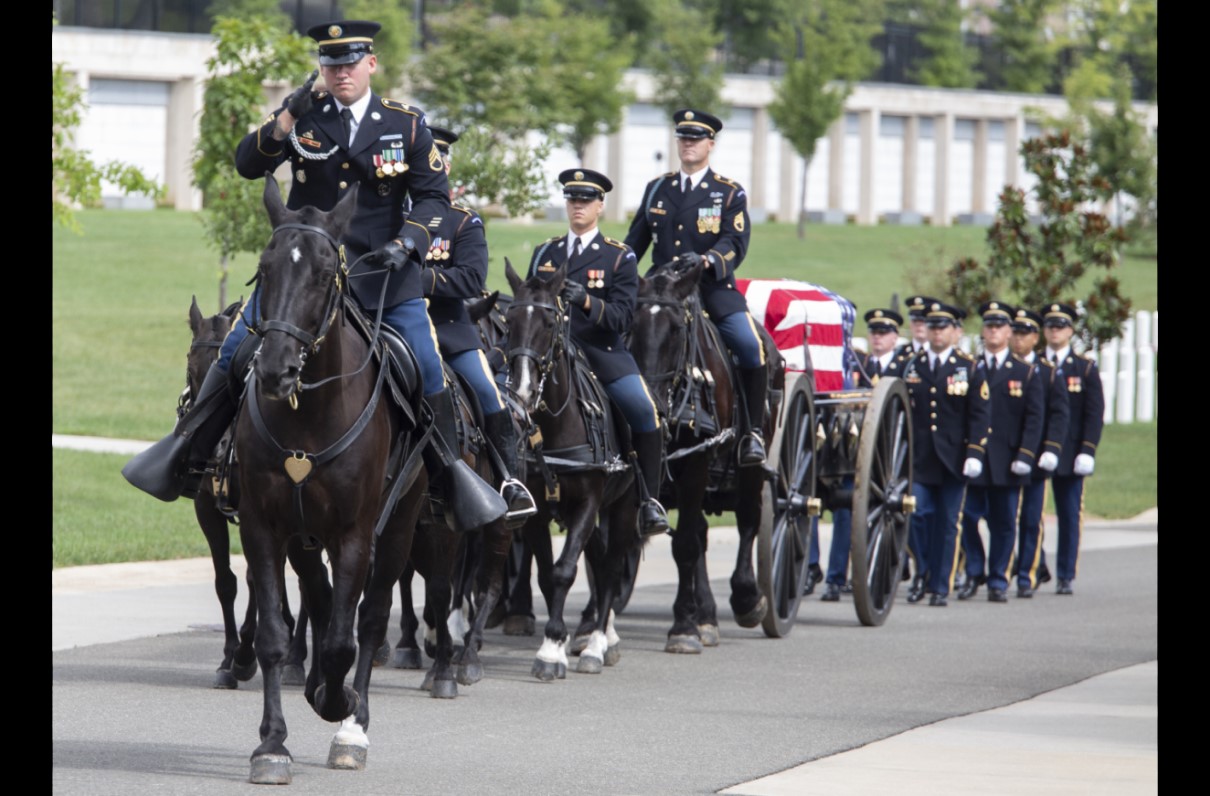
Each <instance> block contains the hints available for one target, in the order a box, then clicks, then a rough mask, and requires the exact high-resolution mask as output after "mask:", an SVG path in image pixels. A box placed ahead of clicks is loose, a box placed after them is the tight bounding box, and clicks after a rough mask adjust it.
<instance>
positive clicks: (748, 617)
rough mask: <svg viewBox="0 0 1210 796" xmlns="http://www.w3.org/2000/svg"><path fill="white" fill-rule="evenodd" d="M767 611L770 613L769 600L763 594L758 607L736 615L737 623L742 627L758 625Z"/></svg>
mask: <svg viewBox="0 0 1210 796" xmlns="http://www.w3.org/2000/svg"><path fill="white" fill-rule="evenodd" d="M767 613H769V601H768V600H766V599H765V595H763V594H762V595H761V596H760V602H758V603H757V604H756V607H755V608H753V609H752V610H751V611H749V612H748V613H746V614H742V615H740V616H737V617H735V623H736V624H737V625H739V626H740V627H756V626H757V625H759V624H760V622H761V620H762V619H764V618H765V614H767Z"/></svg>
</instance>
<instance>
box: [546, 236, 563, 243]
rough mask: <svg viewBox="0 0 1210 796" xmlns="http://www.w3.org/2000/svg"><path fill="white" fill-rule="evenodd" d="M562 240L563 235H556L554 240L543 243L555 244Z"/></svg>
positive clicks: (550, 239) (548, 239)
mask: <svg viewBox="0 0 1210 796" xmlns="http://www.w3.org/2000/svg"><path fill="white" fill-rule="evenodd" d="M562 239H563V236H562V235H555V236H554V237H553V238H547V239H546V240H545V241H543V243H554V242H555V241H557V240H562Z"/></svg>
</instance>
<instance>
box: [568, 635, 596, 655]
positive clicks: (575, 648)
mask: <svg viewBox="0 0 1210 796" xmlns="http://www.w3.org/2000/svg"><path fill="white" fill-rule="evenodd" d="M590 638H592V634H591V633H590V634H587V635H583V636H576V637H575V638H574V639H572V641H571V647H570V648H569V649H568V650H567V651H568V652H570V653H571V654H572V655H579V654H580V653H581V652H583V651H584V649H585V647H587V646H588V640H589V639H590Z"/></svg>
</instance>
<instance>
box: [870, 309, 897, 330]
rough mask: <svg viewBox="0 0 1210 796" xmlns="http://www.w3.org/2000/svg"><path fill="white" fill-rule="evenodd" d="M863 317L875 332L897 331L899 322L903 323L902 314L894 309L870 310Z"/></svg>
mask: <svg viewBox="0 0 1210 796" xmlns="http://www.w3.org/2000/svg"><path fill="white" fill-rule="evenodd" d="M863 317H864V318H865V322H866V323H867V324H868V325H869V327H870V330H871V331H875V332H898V331H899V324H901V323H903V316H902V315H900V314H899V313H897V312H895V310H882V309H878V310H870V311H869V312H867V313H866V314H865V315H864V316H863Z"/></svg>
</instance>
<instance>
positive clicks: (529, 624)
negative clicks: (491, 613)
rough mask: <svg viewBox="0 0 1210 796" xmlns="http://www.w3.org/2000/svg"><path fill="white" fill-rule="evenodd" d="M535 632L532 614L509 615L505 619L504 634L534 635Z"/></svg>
mask: <svg viewBox="0 0 1210 796" xmlns="http://www.w3.org/2000/svg"><path fill="white" fill-rule="evenodd" d="M533 634H534V618H533V617H532V616H509V617H505V619H504V635H506V636H532V635H533Z"/></svg>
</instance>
